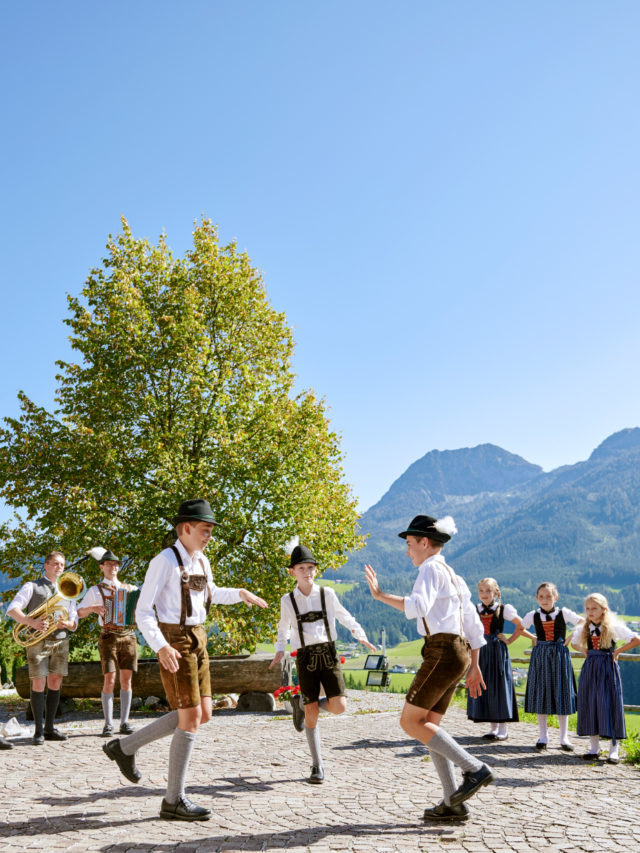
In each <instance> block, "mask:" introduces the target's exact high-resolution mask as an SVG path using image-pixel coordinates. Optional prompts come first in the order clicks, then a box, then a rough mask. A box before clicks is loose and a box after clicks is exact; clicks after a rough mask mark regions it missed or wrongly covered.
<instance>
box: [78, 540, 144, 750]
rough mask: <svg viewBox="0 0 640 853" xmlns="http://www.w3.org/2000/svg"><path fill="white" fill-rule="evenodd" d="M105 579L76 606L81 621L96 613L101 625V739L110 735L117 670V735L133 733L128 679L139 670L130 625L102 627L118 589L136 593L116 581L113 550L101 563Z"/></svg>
mask: <svg viewBox="0 0 640 853" xmlns="http://www.w3.org/2000/svg"><path fill="white" fill-rule="evenodd" d="M98 562H99V563H100V568H101V569H102V574H103V575H104V580H103V581H101V582H100V583H98V584H95V586H92V587H90V588H89V589H88V590H87V593H86V595H85V596H84V598H83V599H82V601H81V602H80V604H79V606H78V616H79V617H80V618H81V619H83V618H84V617H85V616H88V615H89V614H90V613H97V615H98V622H99V624H100V628H101V630H100V637H99V639H98V651H99V653H100V662H101V664H102V674H103V676H104V682H103V685H102V695H101V697H100V698H101V699H102V710H103V713H104V727H103V729H102V736H103V737H110V736H111V735H112V734H113V691H114V689H115V686H116V671H119V672H120V734H123V735H130V734H131V733H132V732H133V729H132V727H131V725H130V724H129V711H130V710H131V699H132V696H133V692H132V690H131V677H132V675H133V673H134V672H137V671H138V643H137V641H136V632H135V628H134V626H133V625H125V626H119V625H116V624H114V623H113V622H111V623H109V624H105V610H106V604H107V600H108V599H109V598H111V599H113V596H114V593H115V591H116V590H118V589H122V588H124V589H126V590H127V591H128V592H132V591H134V590H135V587H133V586H130V585H129V584H123V583H122V582H121V581H120V580H119V578H118V571H119V570H120V560H119V559H118V557H116V555H115V554H114V553H113V552H112V551H105V552H104V554H103V555H102V557H101V558H100V560H99V561H98Z"/></svg>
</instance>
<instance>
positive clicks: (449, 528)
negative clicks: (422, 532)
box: [433, 515, 458, 536]
mask: <svg viewBox="0 0 640 853" xmlns="http://www.w3.org/2000/svg"><path fill="white" fill-rule="evenodd" d="M433 526H434V528H435V529H436V530H437V531H438V533H445V534H446V535H447V536H453V534H454V533H457V532H458V528H457V527H456V523H455V521H454V520H453V518H452V517H451V516H450V515H445V517H444V518H439V519H438V520H437V521H436V522H434V525H433Z"/></svg>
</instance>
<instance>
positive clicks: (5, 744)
mask: <svg viewBox="0 0 640 853" xmlns="http://www.w3.org/2000/svg"><path fill="white" fill-rule="evenodd" d="M0 749H13V744H12V743H11V741H8V740H6V739H5V738H3V737H0Z"/></svg>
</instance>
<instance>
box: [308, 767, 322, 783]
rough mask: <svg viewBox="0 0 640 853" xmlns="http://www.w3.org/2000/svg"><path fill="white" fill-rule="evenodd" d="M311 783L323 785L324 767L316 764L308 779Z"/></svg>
mask: <svg viewBox="0 0 640 853" xmlns="http://www.w3.org/2000/svg"><path fill="white" fill-rule="evenodd" d="M307 782H309V784H310V785H322V783H323V782H324V769H323V768H322V767H318V765H317V764H314V765H313V767H312V768H311V776H309V778H308V779H307Z"/></svg>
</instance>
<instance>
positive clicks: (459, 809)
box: [424, 802, 469, 823]
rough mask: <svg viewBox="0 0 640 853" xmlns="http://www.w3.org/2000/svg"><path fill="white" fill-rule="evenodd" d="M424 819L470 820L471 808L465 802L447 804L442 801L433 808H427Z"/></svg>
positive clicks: (439, 820) (441, 821)
mask: <svg viewBox="0 0 640 853" xmlns="http://www.w3.org/2000/svg"><path fill="white" fill-rule="evenodd" d="M424 819H425V820H430V821H431V820H432V821H437V822H438V823H444V822H447V821H451V820H469V809H468V808H467V807H466V806H465V804H464V803H460V805H459V806H445V804H444V802H441V803H438V805H437V806H434V807H433V808H432V809H425V810H424Z"/></svg>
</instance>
